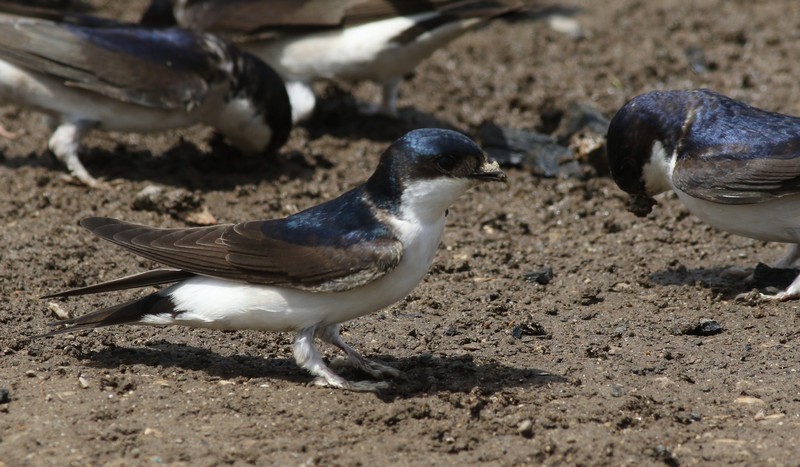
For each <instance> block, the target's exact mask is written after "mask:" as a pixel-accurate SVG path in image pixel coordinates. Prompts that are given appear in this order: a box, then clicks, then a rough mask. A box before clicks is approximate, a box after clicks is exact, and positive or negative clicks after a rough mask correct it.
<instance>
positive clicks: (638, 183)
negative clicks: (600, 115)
mask: <svg viewBox="0 0 800 467" xmlns="http://www.w3.org/2000/svg"><path fill="white" fill-rule="evenodd" d="M690 93H691V91H654V92H649V93H647V94H642V95H640V96H637V97H634V98H633V99H631V100H630V101H628V103H626V104H625V105H624V106H623V107H622V108H621V109H620V110H619V111H618V112H617V114H616V115H614V118H613V119H612V120H611V123H610V124H609V126H608V135H607V142H606V151H607V155H608V164H609V167H610V169H611V176H612V177H613V178H614V181H615V182H616V183H617V185H618V186H619V187H620V188H622V189H623V190H624V191H626V192H627V193H629V194H630V195H631V206H630V210H631V212H633V213H634V214H636V215H638V216H644V215H647V214H648V213H649V212H650V211H651V210H652V206H653V204H655V201H654V200H653V198H652V195H653V193H648V192H647V190H646V188H645V180H644V167H645V165H647V164H649V163H650V161H651V156H652V154H653V147H654V145H655V143H656V142H659V143H661V145H662V146H663V148H664V150H665V152H666V154H668V155H670V154H672V153H673V152H674V150H675V149H676V147H677V145H678V142H679V140H680V137H681V131H682V128H683V125H684V123H685V122H686V118H687V114H688V111H689V97H690Z"/></svg>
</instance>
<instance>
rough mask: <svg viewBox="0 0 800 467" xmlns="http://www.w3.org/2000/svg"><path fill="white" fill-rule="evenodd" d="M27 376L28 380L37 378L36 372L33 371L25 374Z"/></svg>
mask: <svg viewBox="0 0 800 467" xmlns="http://www.w3.org/2000/svg"><path fill="white" fill-rule="evenodd" d="M25 376H27V377H28V378H35V377H36V372H35V371H33V370H28V371H26V372H25Z"/></svg>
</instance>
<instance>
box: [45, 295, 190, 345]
mask: <svg viewBox="0 0 800 467" xmlns="http://www.w3.org/2000/svg"><path fill="white" fill-rule="evenodd" d="M163 313H176V311H175V307H174V305H173V304H172V301H171V300H170V299H169V297H167V296H164V295H160V294H159V293H158V292H156V293H154V294H150V295H148V296H146V297H143V298H139V299H136V300H131V301H129V302H126V303H121V304H119V305H114V306H111V307H108V308H103V309H102V310H97V311H94V312H91V313H88V314H85V315H83V316H78V317H77V318H71V319H67V320H63V321H55V322H52V323H48V326H66V327H63V328H61V329H56V330H54V331H51V332H48V333H47V334H42V335H39V336H36V337H50V336H54V335H56V334H63V333H66V332H73V331H82V330H84V329H94V328H100V327H105V326H113V325H116V324H133V323H139V322H141V321H142V319H143V318H144V317H146V316H147V315H159V314H163Z"/></svg>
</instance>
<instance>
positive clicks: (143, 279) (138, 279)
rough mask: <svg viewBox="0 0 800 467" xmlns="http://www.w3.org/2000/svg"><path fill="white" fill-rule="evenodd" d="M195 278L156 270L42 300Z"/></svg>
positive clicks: (184, 273) (175, 272)
mask: <svg viewBox="0 0 800 467" xmlns="http://www.w3.org/2000/svg"><path fill="white" fill-rule="evenodd" d="M192 276H194V274H192V273H189V272H186V271H181V270H179V269H154V270H152V271H145V272H142V273H139V274H134V275H132V276H127V277H123V278H120V279H114V280H110V281H107V282H103V283H100V284H94V285H89V286H87V287H80V288H77V289H70V290H65V291H63V292H58V293H54V294H52V295H45V296H43V297H41V298H56V297H72V296H75V295H86V294H93V293H103V292H112V291H115V290H125V289H135V288H139V287H148V286H151V285H161V284H169V283H172V282H178V281H182V280H184V279H188V278H190V277H192Z"/></svg>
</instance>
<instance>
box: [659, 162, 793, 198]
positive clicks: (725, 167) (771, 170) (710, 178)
mask: <svg viewBox="0 0 800 467" xmlns="http://www.w3.org/2000/svg"><path fill="white" fill-rule="evenodd" d="M672 182H673V184H674V185H675V187H676V188H678V189H679V190H681V191H683V192H685V193H686V194H688V195H690V196H692V197H695V198H699V199H702V200H706V201H711V202H715V203H722V204H755V203H761V202H764V201H768V200H770V199H775V198H778V197H782V196H788V195H796V194H800V157H790V158H769V157H767V158H757V159H722V158H708V159H707V158H702V157H691V158H686V159H683V160H678V161H677V162H676V163H675V168H674V170H673V175H672Z"/></svg>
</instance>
